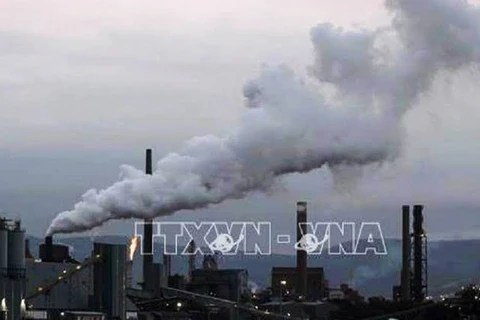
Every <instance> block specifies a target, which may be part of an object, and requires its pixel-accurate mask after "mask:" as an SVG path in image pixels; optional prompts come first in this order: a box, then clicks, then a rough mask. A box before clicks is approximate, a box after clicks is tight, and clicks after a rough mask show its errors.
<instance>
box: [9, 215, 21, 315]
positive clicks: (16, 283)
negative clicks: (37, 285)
mask: <svg viewBox="0 0 480 320" xmlns="http://www.w3.org/2000/svg"><path fill="white" fill-rule="evenodd" d="M7 239H8V248H7V259H8V261H7V275H8V281H7V294H6V303H7V310H8V311H7V319H8V320H17V319H21V304H22V299H23V294H24V292H23V290H24V286H25V282H24V281H25V231H24V230H22V229H21V228H20V221H15V224H14V227H13V228H12V229H10V230H8V235H7Z"/></svg>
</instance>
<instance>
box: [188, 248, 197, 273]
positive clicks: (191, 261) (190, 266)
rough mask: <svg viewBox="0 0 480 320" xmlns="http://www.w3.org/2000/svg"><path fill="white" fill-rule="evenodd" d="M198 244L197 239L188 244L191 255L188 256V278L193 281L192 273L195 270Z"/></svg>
mask: <svg viewBox="0 0 480 320" xmlns="http://www.w3.org/2000/svg"><path fill="white" fill-rule="evenodd" d="M196 249H197V248H196V245H195V241H193V240H192V241H191V242H190V244H189V246H188V253H190V255H189V256H188V279H189V281H192V274H193V270H195V251H196Z"/></svg>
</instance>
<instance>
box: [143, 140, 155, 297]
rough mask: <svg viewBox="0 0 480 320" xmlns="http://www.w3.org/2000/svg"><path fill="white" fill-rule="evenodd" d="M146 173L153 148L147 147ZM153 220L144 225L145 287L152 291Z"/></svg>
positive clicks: (150, 168)
mask: <svg viewBox="0 0 480 320" xmlns="http://www.w3.org/2000/svg"><path fill="white" fill-rule="evenodd" d="M145 173H146V174H150V175H151V174H152V149H147V151H146V158H145ZM152 223H153V220H152V219H145V220H144V226H143V248H144V253H143V288H144V290H149V291H152V290H153V289H154V288H153V284H154V281H153V279H152V275H153V225H152Z"/></svg>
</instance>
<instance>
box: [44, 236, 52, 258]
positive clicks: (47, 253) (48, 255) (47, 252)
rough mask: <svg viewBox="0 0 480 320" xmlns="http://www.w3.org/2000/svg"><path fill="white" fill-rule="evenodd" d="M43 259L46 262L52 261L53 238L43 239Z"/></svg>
mask: <svg viewBox="0 0 480 320" xmlns="http://www.w3.org/2000/svg"><path fill="white" fill-rule="evenodd" d="M45 258H46V260H47V262H51V261H53V238H52V236H48V237H45Z"/></svg>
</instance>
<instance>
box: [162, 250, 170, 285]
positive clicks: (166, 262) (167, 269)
mask: <svg viewBox="0 0 480 320" xmlns="http://www.w3.org/2000/svg"><path fill="white" fill-rule="evenodd" d="M170 258H171V256H169V255H168V254H165V253H164V254H163V272H162V273H163V278H164V281H163V283H164V284H163V285H164V286H166V287H168V278H169V277H170V273H171V260H170Z"/></svg>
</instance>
